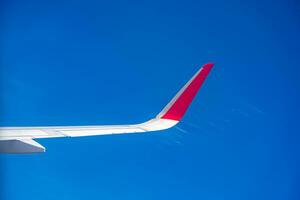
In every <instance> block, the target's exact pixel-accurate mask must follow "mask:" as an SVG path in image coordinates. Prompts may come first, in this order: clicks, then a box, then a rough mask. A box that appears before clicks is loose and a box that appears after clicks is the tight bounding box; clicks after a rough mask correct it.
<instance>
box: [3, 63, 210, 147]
mask: <svg viewBox="0 0 300 200" xmlns="http://www.w3.org/2000/svg"><path fill="white" fill-rule="evenodd" d="M212 67H213V64H212V63H208V64H205V65H204V66H203V67H202V68H201V69H200V70H199V71H198V72H197V73H196V74H195V75H194V76H193V77H192V78H191V79H190V80H189V81H188V82H187V83H186V84H185V85H184V87H183V88H182V89H181V90H180V91H179V92H178V93H177V94H176V96H175V97H174V98H173V99H172V100H171V101H170V102H169V103H168V104H167V106H166V107H165V108H164V109H163V110H162V111H161V112H160V113H159V114H158V115H157V116H156V117H155V118H153V119H150V120H148V121H146V122H144V123H140V124H130V125H112V126H110V125H109V126H107V125H101V126H49V127H1V128H0V153H38V152H45V148H44V147H43V146H42V145H40V144H39V143H37V142H35V141H34V139H38V138H53V137H79V136H95V135H106V134H124V133H143V132H149V131H159V130H164V129H168V128H171V127H173V126H175V125H176V124H177V123H178V122H179V121H180V120H181V118H182V117H183V115H184V113H185V112H186V110H187V109H188V107H189V105H190V104H191V102H192V100H193V99H194V97H195V95H196V94H197V92H198V90H199V89H200V87H201V85H202V84H203V82H204V80H205V78H206V77H207V75H208V74H209V72H210V70H211V69H212Z"/></svg>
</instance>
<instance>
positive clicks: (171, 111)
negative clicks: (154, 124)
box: [158, 62, 215, 121]
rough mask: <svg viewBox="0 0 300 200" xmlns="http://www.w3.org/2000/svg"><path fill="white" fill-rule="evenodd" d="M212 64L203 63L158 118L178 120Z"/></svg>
mask: <svg viewBox="0 0 300 200" xmlns="http://www.w3.org/2000/svg"><path fill="white" fill-rule="evenodd" d="M214 65H215V63H214V62H208V63H206V64H204V65H203V66H202V67H201V68H200V69H199V70H198V71H197V73H196V74H195V75H194V76H193V77H192V78H191V79H190V80H189V81H188V82H187V83H186V84H185V85H184V87H183V88H182V89H181V90H180V91H179V92H178V93H177V94H176V96H175V97H174V98H173V99H172V100H171V101H170V103H169V104H168V105H167V106H166V107H165V108H164V109H163V111H162V112H161V113H160V114H159V115H158V118H161V119H168V120H175V121H180V120H181V119H182V117H183V116H184V114H185V112H186V111H187V109H188V107H189V106H190V104H191V103H192V101H193V99H194V98H195V96H196V94H197V92H198V91H199V90H200V88H201V86H202V84H203V83H204V81H205V79H206V77H207V76H208V74H209V72H210V70H211V69H212V68H213V66H214Z"/></svg>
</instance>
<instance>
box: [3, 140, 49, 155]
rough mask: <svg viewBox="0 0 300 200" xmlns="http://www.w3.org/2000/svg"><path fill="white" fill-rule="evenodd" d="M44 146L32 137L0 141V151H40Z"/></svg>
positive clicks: (43, 149)
mask: <svg viewBox="0 0 300 200" xmlns="http://www.w3.org/2000/svg"><path fill="white" fill-rule="evenodd" d="M42 152H45V147H43V146H42V145H40V144H39V143H37V142H36V141H34V140H32V139H22V140H3V141H0V153H42Z"/></svg>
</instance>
